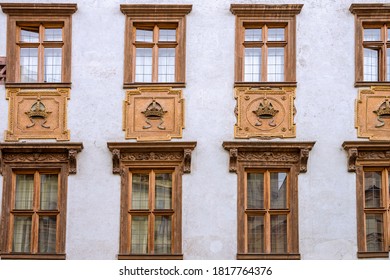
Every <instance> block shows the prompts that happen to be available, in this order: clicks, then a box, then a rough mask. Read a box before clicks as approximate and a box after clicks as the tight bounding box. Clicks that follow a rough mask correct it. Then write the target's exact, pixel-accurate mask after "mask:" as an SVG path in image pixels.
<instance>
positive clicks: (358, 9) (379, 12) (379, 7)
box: [349, 3, 390, 16]
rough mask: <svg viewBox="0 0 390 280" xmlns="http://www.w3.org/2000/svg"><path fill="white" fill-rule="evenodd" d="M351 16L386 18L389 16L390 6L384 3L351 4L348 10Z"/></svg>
mask: <svg viewBox="0 0 390 280" xmlns="http://www.w3.org/2000/svg"><path fill="white" fill-rule="evenodd" d="M349 11H350V12H351V13H352V14H355V15H358V16H388V15H389V14H390V4H385V3H364V4H363V3H362V4H352V5H351V6H350V8H349Z"/></svg>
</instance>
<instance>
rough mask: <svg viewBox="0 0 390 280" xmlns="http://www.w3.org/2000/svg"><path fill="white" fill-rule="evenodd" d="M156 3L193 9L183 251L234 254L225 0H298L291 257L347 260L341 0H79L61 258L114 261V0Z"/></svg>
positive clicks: (350, 232)
mask: <svg viewBox="0 0 390 280" xmlns="http://www.w3.org/2000/svg"><path fill="white" fill-rule="evenodd" d="M1 2H8V1H4V0H0V3H1ZM11 2H26V1H17V0H13V1H11ZM28 2H40V3H45V2H50V3H53V2H59V3H67V2H70V3H76V2H77V1H67V0H62V1H56V0H50V1H44V0H40V1H32V0H29V1H28ZM157 2H158V3H172V4H173V3H186V4H192V5H193V8H192V11H191V13H190V14H189V15H188V16H187V17H186V18H187V33H186V35H187V44H186V88H185V89H184V90H183V92H184V98H185V100H186V103H185V110H186V112H185V124H186V126H185V129H184V131H183V139H178V140H174V141H197V147H196V148H195V150H194V152H193V155H192V170H191V174H185V175H183V229H182V231H183V253H184V258H185V259H235V254H236V244H237V242H236V241H237V226H236V220H237V213H236V209H237V176H236V174H235V173H229V172H228V153H227V152H226V151H225V150H224V149H223V148H222V142H223V141H231V140H234V136H233V128H234V124H235V122H236V120H235V115H234V107H235V105H236V102H235V100H234V98H233V84H234V76H233V75H234V32H235V16H234V15H233V14H232V13H231V12H230V11H229V9H230V4H231V3H248V4H249V3H267V4H282V3H285V4H291V3H294V4H295V3H302V4H304V6H303V9H302V11H301V13H300V14H299V15H298V16H297V81H298V87H297V92H296V101H295V106H296V109H297V115H296V117H295V122H296V125H297V137H296V138H295V139H292V140H293V141H316V144H315V146H314V148H313V150H312V151H311V153H310V156H309V162H308V171H307V173H305V174H300V175H299V236H300V244H299V245H300V253H301V256H302V259H356V251H357V244H356V200H355V197H356V194H355V174H354V173H348V171H347V156H346V153H345V151H344V150H343V149H342V147H341V144H342V143H343V141H346V140H357V138H356V130H355V128H354V102H355V99H356V97H357V91H358V90H357V89H356V88H354V18H353V15H352V14H351V13H350V12H349V7H350V5H351V3H353V1H350V0H337V1H336V0H328V1H321V0H305V1H293V2H291V1H280V0H273V1H261V2H259V1H252V0H246V1H242V0H235V1H228V0H214V1H206V0H191V1H189V0H181V1H179V2H177V1H173V0H160V1H118V0H109V1H97V0H83V1H78V2H77V5H78V11H77V12H76V13H75V14H74V15H73V17H72V21H73V23H72V24H73V33H72V90H71V99H70V101H69V104H68V128H69V129H70V131H71V141H72V142H83V144H84V150H83V151H82V152H81V153H80V154H79V155H78V172H77V174H76V175H72V176H69V181H68V213H67V236H66V239H67V240H66V253H67V259H116V254H117V253H118V246H119V220H120V216H119V210H120V177H119V176H118V175H113V174H112V162H111V153H110V152H109V150H108V149H107V142H112V141H118V142H119V141H124V132H123V131H122V102H123V100H124V98H125V90H123V88H122V85H123V66H124V64H123V61H124V59H123V58H124V28H125V16H124V15H123V14H122V13H121V12H120V9H119V5H120V4H123V3H157ZM369 2H372V0H371V1H362V0H360V1H359V3H369ZM375 2H377V3H381V2H388V1H375ZM5 52H6V15H5V14H3V13H0V56H5V54H6V53H5ZM0 96H2V98H0V139H4V133H3V132H4V130H6V129H7V119H8V112H7V110H8V102H7V101H6V100H5V90H4V87H0ZM251 140H252V141H257V140H256V139H251ZM275 141H283V140H275ZM1 185H2V182H1ZM1 185H0V191H1ZM0 195H1V194H0Z"/></svg>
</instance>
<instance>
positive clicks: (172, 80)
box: [121, 4, 192, 88]
mask: <svg viewBox="0 0 390 280" xmlns="http://www.w3.org/2000/svg"><path fill="white" fill-rule="evenodd" d="M191 9H192V5H139V4H134V5H132V4H122V5H121V11H122V12H123V13H124V14H125V15H126V16H127V20H126V31H125V32H126V33H125V78H124V87H125V88H135V87H137V86H140V85H148V84H149V85H150V84H153V85H159V84H163V85H164V86H166V85H170V86H174V87H184V85H185V15H186V14H188V13H189V12H190V11H191Z"/></svg>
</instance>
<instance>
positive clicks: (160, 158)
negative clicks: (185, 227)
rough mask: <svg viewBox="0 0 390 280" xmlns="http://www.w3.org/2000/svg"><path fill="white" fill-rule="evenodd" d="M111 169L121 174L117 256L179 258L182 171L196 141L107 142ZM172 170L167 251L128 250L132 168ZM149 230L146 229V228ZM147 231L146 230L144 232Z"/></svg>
mask: <svg viewBox="0 0 390 280" xmlns="http://www.w3.org/2000/svg"><path fill="white" fill-rule="evenodd" d="M107 146H108V148H109V150H110V151H111V153H112V161H113V173H114V174H120V175H121V226H120V244H119V254H118V259H171V260H172V259H176V260H179V259H183V254H182V237H181V232H182V222H181V205H182V197H181V196H182V195H181V189H182V174H183V173H190V172H191V154H192V151H193V149H194V148H195V146H196V142H139V143H134V142H122V143H121V142H109V143H107ZM151 169H152V170H153V169H154V170H172V176H173V182H174V190H175V191H174V195H173V196H172V203H173V204H172V205H174V206H173V207H174V208H173V209H172V211H173V212H172V213H173V214H172V221H173V224H172V226H173V230H172V236H173V237H172V248H171V249H172V251H171V253H170V254H153V253H150V254H149V253H148V254H132V253H131V252H130V251H129V248H130V244H131V238H130V230H131V229H130V227H129V223H128V217H129V213H130V212H129V209H130V208H131V207H130V205H129V199H128V195H129V192H130V186H131V184H130V181H129V177H130V176H131V172H132V170H146V171H147V170H151ZM149 230H150V229H149ZM148 234H150V233H148Z"/></svg>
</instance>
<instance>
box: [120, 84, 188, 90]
mask: <svg viewBox="0 0 390 280" xmlns="http://www.w3.org/2000/svg"><path fill="white" fill-rule="evenodd" d="M139 87H164V88H166V87H172V88H185V87H186V84H185V83H124V84H123V88H124V89H134V88H139Z"/></svg>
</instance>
